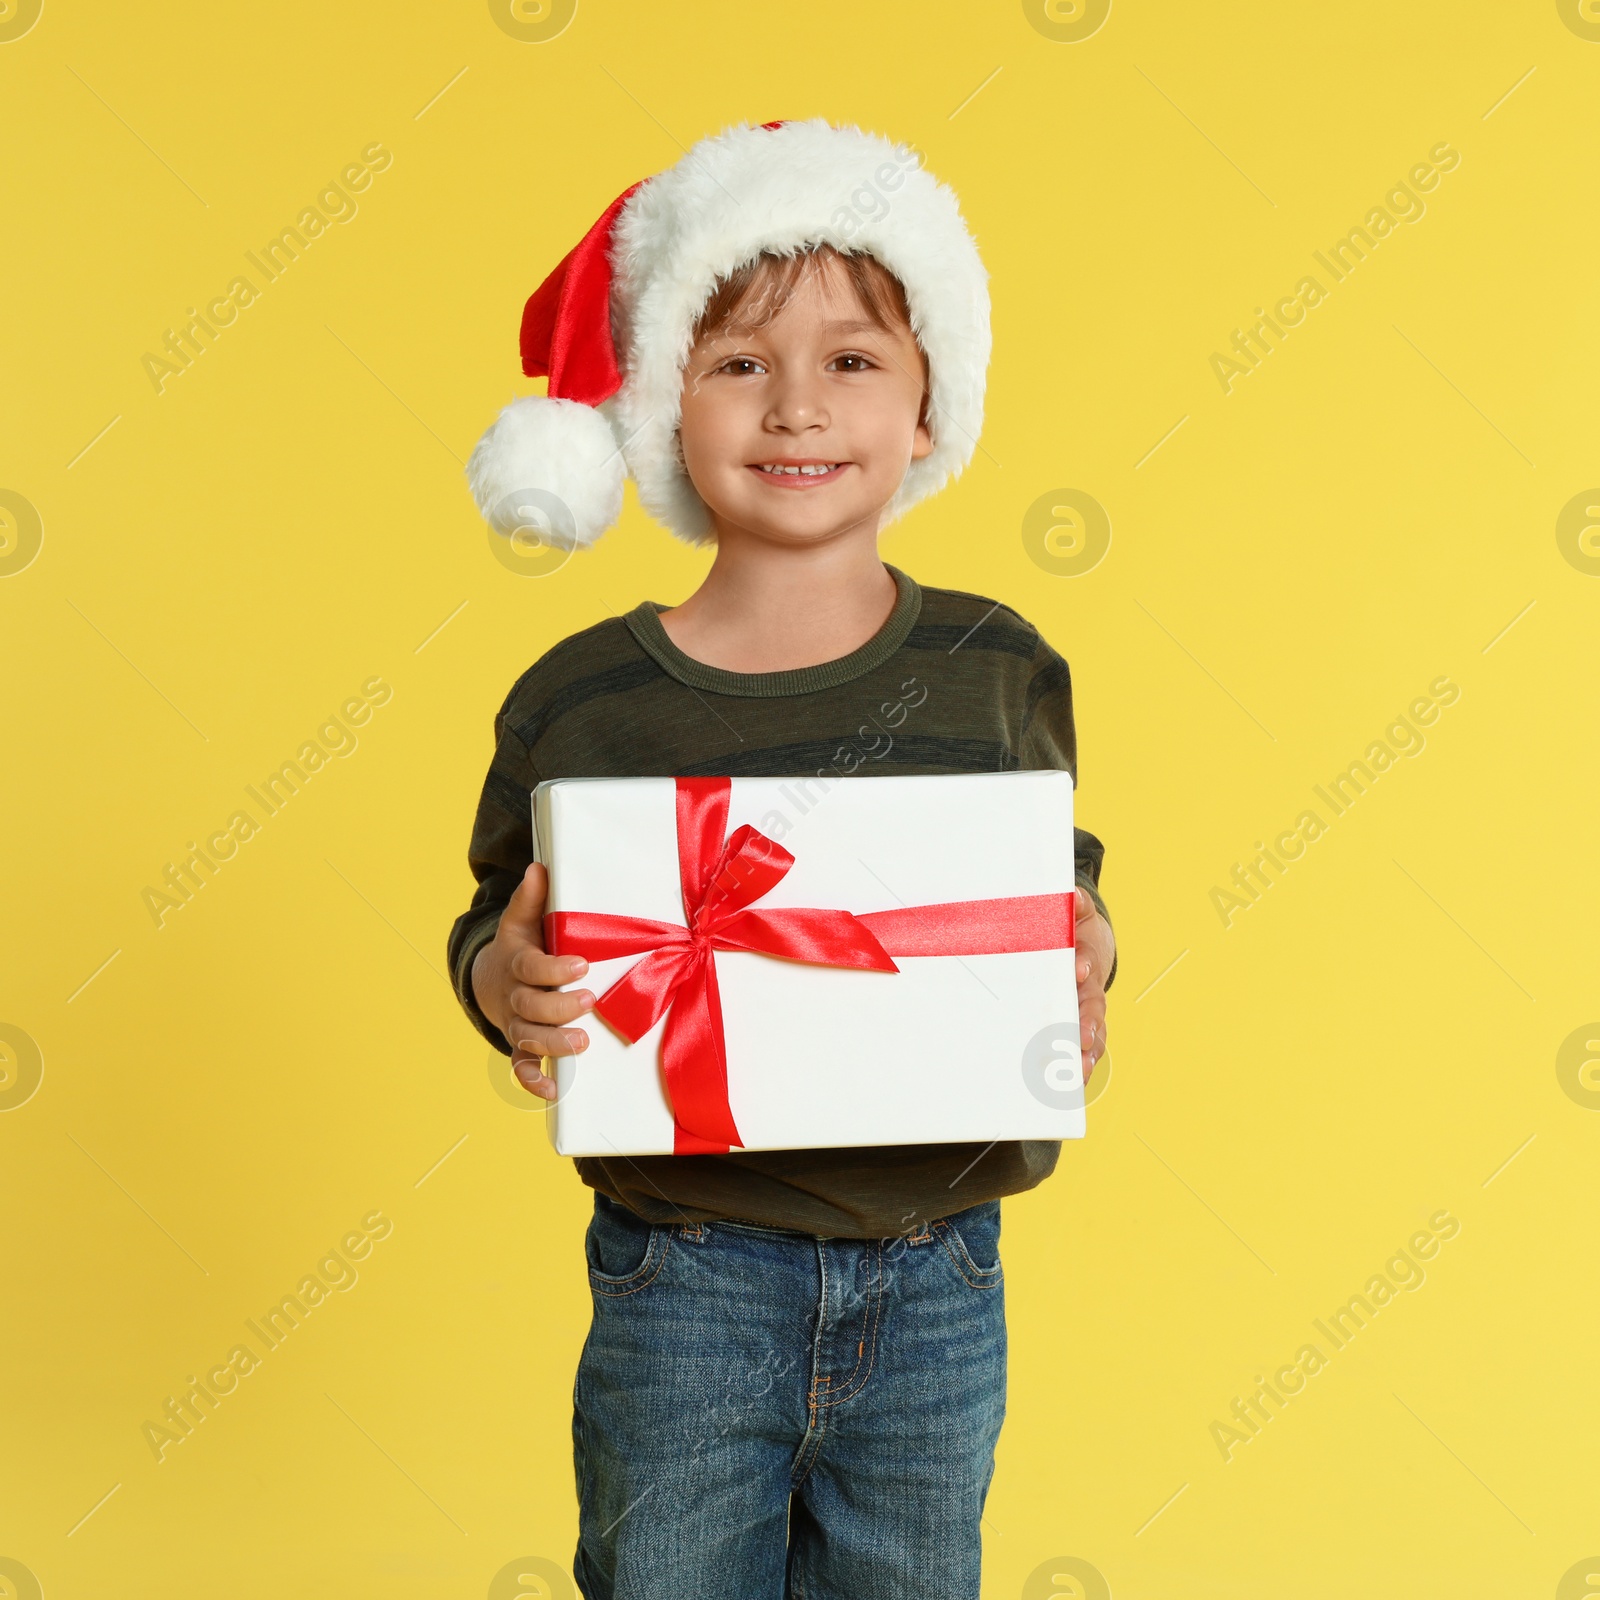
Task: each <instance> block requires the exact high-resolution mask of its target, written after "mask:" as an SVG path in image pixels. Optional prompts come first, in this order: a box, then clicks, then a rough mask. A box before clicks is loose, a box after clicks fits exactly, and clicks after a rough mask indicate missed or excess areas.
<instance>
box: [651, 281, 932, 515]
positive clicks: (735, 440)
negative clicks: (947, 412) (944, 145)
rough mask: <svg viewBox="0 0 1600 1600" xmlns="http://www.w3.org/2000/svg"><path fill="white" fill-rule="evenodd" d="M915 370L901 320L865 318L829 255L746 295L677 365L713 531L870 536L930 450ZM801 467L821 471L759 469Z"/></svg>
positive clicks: (917, 356) (914, 352)
mask: <svg viewBox="0 0 1600 1600" xmlns="http://www.w3.org/2000/svg"><path fill="white" fill-rule="evenodd" d="M922 374H923V361H922V353H921V351H920V350H919V349H918V347H917V342H916V340H915V339H914V338H913V337H912V335H911V332H910V330H909V329H908V328H905V327H903V326H899V325H896V326H894V327H892V328H891V329H890V330H887V331H886V330H885V329H882V328H879V327H876V326H874V324H873V323H872V322H871V321H870V319H869V318H868V316H867V314H866V311H865V309H864V308H863V307H862V305H861V303H860V300H859V297H858V296H857V294H856V292H855V288H854V286H853V285H852V284H851V282H850V278H849V274H848V273H847V272H846V270H845V268H844V266H843V264H842V263H841V262H840V261H838V260H837V259H836V258H831V257H821V258H812V260H811V261H810V262H808V264H807V270H806V271H805V273H804V274H803V275H802V277H801V278H800V280H799V282H798V283H797V284H796V285H795V288H794V290H793V291H792V292H791V293H790V294H789V295H787V296H785V297H783V298H782V299H781V300H779V301H776V302H775V301H774V300H772V299H769V298H764V297H763V295H762V294H761V292H760V290H759V289H758V290H757V291H756V292H755V293H753V294H752V295H751V296H750V298H749V299H748V300H747V301H746V303H745V305H744V306H742V307H741V308H740V310H739V312H738V314H737V316H736V317H735V320H734V321H733V322H732V323H731V324H729V325H728V326H726V327H724V328H721V329H718V330H715V331H713V332H711V333H709V334H707V335H706V337H705V338H704V339H702V340H701V342H700V343H699V344H697V345H696V346H695V348H694V350H693V351H692V352H691V353H690V357H689V361H688V365H687V366H686V367H685V369H684V377H683V398H682V423H681V439H682V443H683V458H684V464H685V465H686V466H687V468H688V471H689V477H690V478H691V479H692V480H693V483H694V486H695V488H696V489H697V490H698V491H699V493H700V497H701V499H702V500H704V501H705V503H706V505H707V507H709V509H710V511H711V519H712V523H713V525H714V526H715V528H716V530H717V536H718V538H719V539H722V538H725V537H726V536H727V534H728V533H729V532H732V531H734V530H738V531H741V532H744V533H748V534H750V535H752V536H754V537H756V538H759V539H763V540H770V541H772V542H775V543H779V544H786V545H804V544H818V543H822V542H824V541H826V540H828V539H830V538H833V537H835V536H836V535H838V534H841V533H844V532H846V531H848V530H850V529H852V528H856V527H859V526H860V525H861V524H863V523H866V524H869V525H870V527H871V530H872V532H873V533H876V532H877V528H878V519H879V517H880V515H881V513H882V511H883V508H884V507H885V506H886V505H887V504H888V503H889V501H890V500H891V499H892V498H893V496H894V493H895V491H896V490H897V489H898V488H899V487H900V484H901V481H902V480H903V479H904V477H905V475H906V468H907V467H908V466H909V465H910V464H911V462H912V461H916V460H920V459H921V458H922V457H924V456H926V455H928V454H929V452H930V451H931V450H932V449H933V441H932V440H931V438H930V437H929V434H928V430H927V429H926V428H925V427H923V426H922V424H921V423H920V421H919V420H918V417H919V414H920V412H921V409H922V399H923V376H922ZM801 464H804V465H806V466H808V467H811V466H816V465H818V464H821V465H824V466H826V468H827V470H826V471H823V472H819V473H799V474H796V473H792V472H791V473H782V474H779V473H774V472H772V471H770V470H767V469H769V468H771V467H774V466H779V465H788V466H797V465H801Z"/></svg>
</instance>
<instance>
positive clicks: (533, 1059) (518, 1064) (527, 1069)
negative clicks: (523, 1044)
mask: <svg viewBox="0 0 1600 1600" xmlns="http://www.w3.org/2000/svg"><path fill="white" fill-rule="evenodd" d="M511 1070H512V1072H513V1073H514V1074H515V1076H516V1079H517V1082H518V1083H520V1084H521V1085H522V1087H523V1088H524V1089H526V1090H527V1091H528V1092H529V1093H530V1094H536V1095H538V1097H539V1098H540V1099H541V1100H554V1099H555V1098H556V1093H557V1089H556V1080H555V1079H554V1078H551V1077H547V1076H546V1075H545V1072H544V1063H543V1062H542V1061H541V1059H540V1058H539V1057H538V1056H517V1057H515V1058H514V1059H513V1060H512V1063H511Z"/></svg>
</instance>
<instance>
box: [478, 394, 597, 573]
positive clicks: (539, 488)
mask: <svg viewBox="0 0 1600 1600" xmlns="http://www.w3.org/2000/svg"><path fill="white" fill-rule="evenodd" d="M625 477H626V473H625V471H624V468H623V460H622V452H621V451H620V450H618V449H617V441H616V438H615V436H614V435H613V434H612V432H611V425H610V423H608V422H607V421H606V419H605V416H604V414H603V413H602V412H601V411H599V410H598V409H596V408H595V407H594V406H585V405H580V404H579V403H578V402H577V401H576V400H550V399H546V398H545V397H544V396H542V395H528V396H526V397H525V398H524V399H521V400H513V401H512V402H511V404H510V405H508V406H507V407H506V408H505V410H504V411H502V412H501V413H500V415H499V416H498V417H497V418H496V419H495V421H494V423H493V425H492V426H491V427H490V429H489V431H488V432H487V433H486V434H484V436H483V437H482V438H481V439H480V440H479V441H478V444H477V448H476V449H474V450H473V452H472V459H471V460H470V461H468V463H467V482H468V483H469V484H470V485H471V488H472V497H473V499H474V500H476V501H477V502H478V509H479V510H480V511H481V512H482V513H483V517H484V520H485V521H486V522H487V523H488V524H489V526H490V527H491V528H494V529H496V530H497V531H498V532H500V533H505V534H512V533H515V532H516V531H517V530H518V529H519V528H521V529H530V528H531V529H533V530H534V531H535V532H536V533H537V535H538V537H539V539H540V540H541V541H542V542H543V543H545V544H549V545H553V546H555V547H557V548H559V549H572V548H573V547H574V546H576V547H577V548H579V549H582V548H584V547H586V546H588V545H591V544H593V543H594V542H595V540H596V539H598V538H599V537H600V535H601V534H602V533H604V532H605V531H606V529H607V528H609V527H610V526H611V525H612V523H614V522H615V521H616V520H617V518H618V517H619V516H621V515H622V485H623V480H624V478H625Z"/></svg>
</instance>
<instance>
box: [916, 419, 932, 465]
mask: <svg viewBox="0 0 1600 1600" xmlns="http://www.w3.org/2000/svg"><path fill="white" fill-rule="evenodd" d="M932 454H933V435H932V434H931V433H929V432H928V425H927V423H925V422H919V423H918V424H917V431H916V432H915V433H914V434H912V436H911V459H912V460H913V461H921V460H922V459H923V458H924V457H925V456H931V455H932Z"/></svg>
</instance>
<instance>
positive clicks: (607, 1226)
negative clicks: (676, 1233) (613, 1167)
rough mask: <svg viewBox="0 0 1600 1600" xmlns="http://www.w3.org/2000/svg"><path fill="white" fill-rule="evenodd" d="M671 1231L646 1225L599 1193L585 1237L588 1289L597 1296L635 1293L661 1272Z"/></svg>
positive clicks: (649, 1223) (651, 1224) (584, 1247)
mask: <svg viewBox="0 0 1600 1600" xmlns="http://www.w3.org/2000/svg"><path fill="white" fill-rule="evenodd" d="M670 1239H671V1230H670V1229H668V1228H663V1227H660V1226H658V1225H657V1224H655V1223H653V1222H646V1221H645V1220H644V1218H643V1217H640V1216H637V1215H636V1214H635V1213H634V1212H632V1211H630V1210H629V1209H628V1208H627V1206H625V1205H621V1204H619V1203H618V1202H617V1201H615V1200H612V1199H610V1198H609V1197H608V1196H606V1195H603V1194H600V1193H598V1192H597V1193H596V1195H595V1204H594V1216H593V1217H592V1218H591V1219H590V1221H589V1231H588V1232H587V1233H586V1234H585V1236H584V1241H583V1250H584V1255H585V1256H586V1257H587V1258H588V1264H589V1287H590V1288H591V1289H593V1290H594V1292H595V1293H596V1294H608V1295H618V1294H633V1293H635V1292H636V1291H637V1290H639V1289H642V1288H644V1287H645V1285H646V1284H648V1283H649V1282H650V1281H651V1280H652V1279H653V1278H654V1277H655V1276H656V1274H657V1273H658V1272H660V1270H661V1264H662V1262H663V1260H664V1259H665V1258H666V1254H667V1245H668V1243H669V1242H670Z"/></svg>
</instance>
